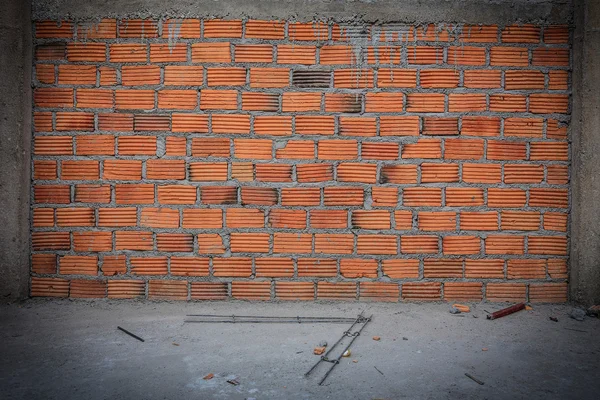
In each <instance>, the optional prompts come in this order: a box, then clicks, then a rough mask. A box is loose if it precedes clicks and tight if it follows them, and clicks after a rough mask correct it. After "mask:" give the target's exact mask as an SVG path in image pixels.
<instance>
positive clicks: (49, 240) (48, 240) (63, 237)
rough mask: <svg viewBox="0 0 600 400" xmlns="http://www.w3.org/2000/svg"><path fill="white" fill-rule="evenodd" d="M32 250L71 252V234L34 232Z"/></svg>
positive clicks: (32, 234)
mask: <svg viewBox="0 0 600 400" xmlns="http://www.w3.org/2000/svg"><path fill="white" fill-rule="evenodd" d="M31 248H32V249H33V250H34V251H38V250H70V249H71V238H70V236H69V232H32V233H31Z"/></svg>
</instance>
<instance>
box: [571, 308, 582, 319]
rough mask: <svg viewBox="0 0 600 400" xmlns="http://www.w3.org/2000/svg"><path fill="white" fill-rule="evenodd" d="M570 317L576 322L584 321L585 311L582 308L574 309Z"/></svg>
mask: <svg viewBox="0 0 600 400" xmlns="http://www.w3.org/2000/svg"><path fill="white" fill-rule="evenodd" d="M569 317H571V318H573V319H574V320H575V321H583V320H584V319H585V310H583V309H581V308H574V309H573V310H571V312H570V313H569Z"/></svg>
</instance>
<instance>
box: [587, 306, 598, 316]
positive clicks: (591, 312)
mask: <svg viewBox="0 0 600 400" xmlns="http://www.w3.org/2000/svg"><path fill="white" fill-rule="evenodd" d="M587 315H589V316H590V317H600V305H595V306H591V307H590V308H588V309H587Z"/></svg>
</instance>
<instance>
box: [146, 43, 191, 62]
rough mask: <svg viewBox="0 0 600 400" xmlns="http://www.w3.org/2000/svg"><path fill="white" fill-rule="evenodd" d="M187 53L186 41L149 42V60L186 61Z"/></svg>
mask: <svg viewBox="0 0 600 400" xmlns="http://www.w3.org/2000/svg"><path fill="white" fill-rule="evenodd" d="M187 53H188V45H187V43H170V44H166V43H164V44H163V43H152V44H150V62H153V63H166V62H186V61H187V58H188V57H187Z"/></svg>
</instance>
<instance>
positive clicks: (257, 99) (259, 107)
mask: <svg viewBox="0 0 600 400" xmlns="http://www.w3.org/2000/svg"><path fill="white" fill-rule="evenodd" d="M242 110H248V111H278V110H279V95H277V94H272V93H254V92H244V93H242ZM290 131H291V127H290Z"/></svg>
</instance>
